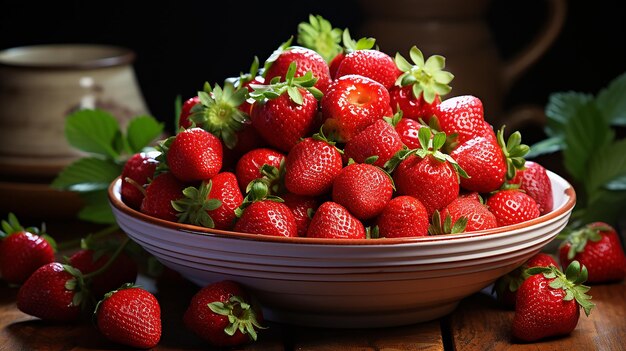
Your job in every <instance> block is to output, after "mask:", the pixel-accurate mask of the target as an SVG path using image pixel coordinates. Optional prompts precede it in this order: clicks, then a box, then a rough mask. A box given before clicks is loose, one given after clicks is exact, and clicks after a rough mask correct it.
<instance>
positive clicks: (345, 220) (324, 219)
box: [306, 201, 366, 239]
mask: <svg viewBox="0 0 626 351" xmlns="http://www.w3.org/2000/svg"><path fill="white" fill-rule="evenodd" d="M306 236H307V237H309V238H319V239H365V238H366V234H365V227H363V223H361V221H359V220H358V219H357V218H356V217H354V216H353V215H352V214H350V212H349V211H348V210H347V209H346V208H345V207H343V206H341V205H340V204H338V203H336V202H332V201H327V202H324V203H323V204H322V205H321V206H320V207H319V208H318V209H317V211H315V215H313V219H311V223H310V224H309V229H308V231H307V233H306Z"/></svg>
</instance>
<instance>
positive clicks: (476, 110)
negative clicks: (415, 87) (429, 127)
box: [435, 95, 493, 144]
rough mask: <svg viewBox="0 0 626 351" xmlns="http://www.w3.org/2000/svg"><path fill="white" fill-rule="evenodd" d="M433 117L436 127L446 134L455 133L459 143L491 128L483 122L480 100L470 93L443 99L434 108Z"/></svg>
mask: <svg viewBox="0 0 626 351" xmlns="http://www.w3.org/2000/svg"><path fill="white" fill-rule="evenodd" d="M435 118H436V123H435V124H436V125H437V126H438V128H437V129H439V130H441V131H443V132H445V133H446V134H447V135H452V134H456V135H457V142H458V143H459V144H461V143H464V142H466V141H468V140H469V139H472V138H473V137H475V136H480V135H484V134H485V133H489V130H491V128H490V127H489V125H488V124H486V123H485V118H484V110H483V103H482V101H480V99H479V98H477V97H475V96H471V95H463V96H456V97H453V98H450V99H446V100H444V101H443V102H442V103H441V104H439V105H437V107H436V108H435ZM492 133H493V131H492Z"/></svg>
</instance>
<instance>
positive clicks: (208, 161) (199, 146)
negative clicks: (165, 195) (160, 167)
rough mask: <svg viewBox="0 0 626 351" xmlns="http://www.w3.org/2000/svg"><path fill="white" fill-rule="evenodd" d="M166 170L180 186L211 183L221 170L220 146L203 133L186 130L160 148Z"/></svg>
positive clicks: (207, 133) (218, 142)
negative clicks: (206, 181) (183, 184)
mask: <svg viewBox="0 0 626 351" xmlns="http://www.w3.org/2000/svg"><path fill="white" fill-rule="evenodd" d="M160 149H161V150H162V152H163V155H162V156H161V157H160V160H159V161H161V159H162V160H164V161H166V162H167V166H168V167H169V170H170V171H171V172H172V174H173V175H174V176H176V178H178V179H179V180H181V181H183V182H191V181H196V180H204V179H211V178H213V176H215V175H216V174H217V173H218V172H219V171H220V169H221V168H222V157H223V154H222V143H221V142H220V140H219V139H218V138H217V137H216V136H214V135H213V134H211V133H209V132H207V131H206V130H204V129H200V128H192V129H185V130H183V131H182V132H180V133H178V134H177V135H176V136H172V137H169V138H167V139H166V140H165V141H163V142H162V143H161V145H160Z"/></svg>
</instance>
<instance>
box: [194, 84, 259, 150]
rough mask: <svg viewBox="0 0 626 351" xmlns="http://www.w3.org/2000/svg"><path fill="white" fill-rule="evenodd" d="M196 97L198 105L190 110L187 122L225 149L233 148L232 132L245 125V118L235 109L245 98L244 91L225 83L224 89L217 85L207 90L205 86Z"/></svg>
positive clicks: (233, 134) (235, 139) (246, 118)
mask: <svg viewBox="0 0 626 351" xmlns="http://www.w3.org/2000/svg"><path fill="white" fill-rule="evenodd" d="M198 97H199V98H200V103H199V104H196V105H195V106H194V107H192V108H191V115H190V116H189V120H190V121H191V122H193V123H195V125H196V126H200V127H201V128H203V129H204V130H206V131H207V132H209V133H211V134H213V135H215V136H216V137H218V138H220V139H221V140H222V141H224V145H226V147H227V148H229V149H232V148H234V147H235V145H237V134H236V132H238V131H240V130H241V129H242V128H243V127H244V125H245V124H246V123H247V122H248V121H249V118H248V115H247V114H246V113H245V112H243V111H241V110H240V109H239V106H240V105H241V104H243V102H244V101H246V99H247V98H248V89H246V88H245V87H240V88H238V89H236V88H235V86H234V85H233V84H232V83H229V82H227V83H225V84H224V88H222V87H220V86H219V85H218V84H215V87H213V88H211V85H209V84H208V83H205V84H204V90H203V91H199V92H198Z"/></svg>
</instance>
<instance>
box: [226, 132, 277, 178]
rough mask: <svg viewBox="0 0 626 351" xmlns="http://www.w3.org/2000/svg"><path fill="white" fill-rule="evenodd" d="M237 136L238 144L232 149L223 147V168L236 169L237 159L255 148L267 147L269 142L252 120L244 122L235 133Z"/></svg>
mask: <svg viewBox="0 0 626 351" xmlns="http://www.w3.org/2000/svg"><path fill="white" fill-rule="evenodd" d="M235 135H236V136H237V145H235V147H233V148H232V149H229V148H222V149H223V151H224V159H223V160H222V169H230V168H232V169H234V168H235V166H236V165H237V161H239V159H240V158H241V156H243V155H244V154H245V153H246V152H249V151H251V150H254V149H259V148H262V147H265V146H266V145H267V143H266V142H265V140H263V137H261V135H260V134H259V132H257V130H256V129H255V128H254V126H253V125H252V122H251V121H248V122H246V123H244V125H243V127H242V128H241V129H240V130H239V131H237V132H236V133H235Z"/></svg>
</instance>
